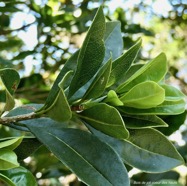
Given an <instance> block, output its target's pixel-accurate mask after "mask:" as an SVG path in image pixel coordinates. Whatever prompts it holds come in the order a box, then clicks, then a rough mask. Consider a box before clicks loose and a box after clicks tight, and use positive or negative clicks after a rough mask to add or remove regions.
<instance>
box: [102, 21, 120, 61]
mask: <svg viewBox="0 0 187 186" xmlns="http://www.w3.org/2000/svg"><path fill="white" fill-rule="evenodd" d="M104 41H105V57H104V63H105V62H107V61H108V60H109V59H110V56H111V54H112V58H113V60H115V59H116V58H118V57H119V56H120V55H121V54H122V52H123V39H122V35H121V23H120V22H119V21H109V22H106V31H105V35H104Z"/></svg>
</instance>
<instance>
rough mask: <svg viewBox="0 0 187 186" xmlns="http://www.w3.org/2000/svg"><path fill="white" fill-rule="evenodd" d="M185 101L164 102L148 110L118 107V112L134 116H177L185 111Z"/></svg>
mask: <svg viewBox="0 0 187 186" xmlns="http://www.w3.org/2000/svg"><path fill="white" fill-rule="evenodd" d="M185 105H186V103H185V101H184V100H179V101H164V102H163V103H162V104H160V105H158V106H156V107H154V108H150V109H136V108H131V107H118V109H119V110H120V112H122V113H127V114H135V115H178V114H181V113H183V112H184V111H185Z"/></svg>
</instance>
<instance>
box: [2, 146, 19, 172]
mask: <svg viewBox="0 0 187 186" xmlns="http://www.w3.org/2000/svg"><path fill="white" fill-rule="evenodd" d="M18 166H19V163H18V162H17V156H16V154H15V153H14V152H13V151H12V150H9V149H1V150H0V170H7V169H12V168H15V167H18Z"/></svg>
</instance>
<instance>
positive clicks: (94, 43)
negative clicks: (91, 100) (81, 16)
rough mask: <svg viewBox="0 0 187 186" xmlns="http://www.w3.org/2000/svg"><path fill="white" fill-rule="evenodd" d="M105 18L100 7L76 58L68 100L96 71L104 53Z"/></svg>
mask: <svg viewBox="0 0 187 186" xmlns="http://www.w3.org/2000/svg"><path fill="white" fill-rule="evenodd" d="M104 33H105V17H104V15H103V10H102V8H101V7H100V8H99V10H98V12H97V14H96V16H95V18H94V21H93V23H92V25H91V27H90V29H89V31H88V33H87V36H86V38H85V40H84V43H83V45H82V48H81V50H80V52H79V56H78V65H77V70H76V72H75V75H74V77H73V79H72V82H71V84H70V87H69V96H68V97H69V98H70V97H71V96H73V94H74V93H75V92H76V91H77V90H78V89H79V88H81V87H82V86H83V85H84V84H86V83H87V82H88V81H89V80H90V79H91V78H92V77H93V76H94V75H95V73H96V72H97V71H98V68H99V67H100V65H101V63H102V61H103V58H104V53H105V47H104V41H103V39H104Z"/></svg>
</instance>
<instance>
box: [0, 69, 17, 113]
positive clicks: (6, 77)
mask: <svg viewBox="0 0 187 186" xmlns="http://www.w3.org/2000/svg"><path fill="white" fill-rule="evenodd" d="M0 76H1V80H2V82H3V84H4V86H5V92H6V104H5V106H4V109H3V110H4V111H8V110H11V109H12V108H13V107H14V104H15V103H14V98H13V94H14V92H15V90H16V89H17V87H18V84H19V82H20V77H19V74H18V73H17V71H15V70H14V69H9V68H7V69H1V70H0Z"/></svg>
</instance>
